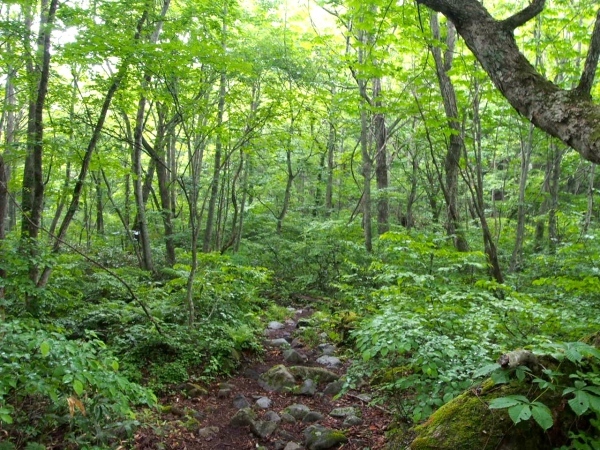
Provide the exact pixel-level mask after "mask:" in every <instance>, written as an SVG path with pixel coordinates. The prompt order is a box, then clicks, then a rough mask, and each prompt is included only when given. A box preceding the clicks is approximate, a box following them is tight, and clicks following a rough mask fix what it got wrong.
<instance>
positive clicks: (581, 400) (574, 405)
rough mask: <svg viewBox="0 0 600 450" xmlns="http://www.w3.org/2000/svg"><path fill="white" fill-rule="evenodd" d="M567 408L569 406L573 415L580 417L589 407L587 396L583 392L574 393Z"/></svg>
mask: <svg viewBox="0 0 600 450" xmlns="http://www.w3.org/2000/svg"><path fill="white" fill-rule="evenodd" d="M569 406H571V409H572V410H573V411H574V412H575V414H577V415H578V416H581V415H582V414H583V413H584V412H586V411H587V410H588V408H589V407H590V401H589V398H588V394H586V393H585V392H583V391H577V392H575V397H574V398H572V399H571V400H569Z"/></svg>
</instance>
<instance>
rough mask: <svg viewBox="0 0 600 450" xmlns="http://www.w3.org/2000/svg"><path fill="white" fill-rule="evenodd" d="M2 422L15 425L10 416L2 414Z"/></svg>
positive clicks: (0, 416)
mask: <svg viewBox="0 0 600 450" xmlns="http://www.w3.org/2000/svg"><path fill="white" fill-rule="evenodd" d="M0 421H2V422H4V423H9V424H10V423H13V419H12V417H11V416H9V415H8V414H0Z"/></svg>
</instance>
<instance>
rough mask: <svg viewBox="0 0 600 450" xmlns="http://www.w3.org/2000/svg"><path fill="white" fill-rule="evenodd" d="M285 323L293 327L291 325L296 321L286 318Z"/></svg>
mask: <svg viewBox="0 0 600 450" xmlns="http://www.w3.org/2000/svg"><path fill="white" fill-rule="evenodd" d="M285 324H286V325H288V326H290V327H293V326H295V325H296V322H294V321H293V320H292V319H287V320H286V321H285Z"/></svg>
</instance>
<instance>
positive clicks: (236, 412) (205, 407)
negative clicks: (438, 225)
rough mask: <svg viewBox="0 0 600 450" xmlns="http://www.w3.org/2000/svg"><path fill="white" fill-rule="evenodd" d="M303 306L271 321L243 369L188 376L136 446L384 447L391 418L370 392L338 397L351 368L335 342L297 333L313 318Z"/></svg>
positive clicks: (357, 449) (317, 449)
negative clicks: (198, 379) (226, 375)
mask: <svg viewBox="0 0 600 450" xmlns="http://www.w3.org/2000/svg"><path fill="white" fill-rule="evenodd" d="M309 315H310V312H309V311H306V310H304V311H303V310H295V311H294V319H293V320H292V319H289V320H287V321H285V323H279V322H271V323H269V325H268V328H267V329H266V330H265V346H266V352H265V354H264V355H263V357H262V359H261V360H260V361H252V362H249V363H248V364H246V367H245V368H243V370H242V371H241V372H240V374H239V375H237V376H235V377H233V378H231V379H229V380H227V381H226V382H221V383H216V384H215V385H213V386H211V388H210V389H209V390H205V389H203V388H202V387H200V386H197V385H194V384H191V383H186V384H183V385H181V386H180V389H181V390H180V392H178V394H177V395H173V396H170V397H168V398H166V399H163V404H167V405H171V406H170V407H168V408H166V410H165V412H164V413H163V414H162V416H161V422H163V423H162V424H160V425H159V426H155V427H152V428H145V429H143V430H141V431H140V432H139V433H138V434H137V435H136V446H135V448H136V449H139V450H145V449H165V450H167V449H189V450H196V449H198V450H199V449H224V450H227V449H235V450H244V449H269V450H271V449H273V450H299V449H308V450H322V449H329V448H334V449H335V448H340V449H346V450H376V449H382V448H384V446H385V442H384V440H385V439H384V433H385V430H386V428H387V425H388V423H389V421H390V417H389V415H388V414H386V413H385V412H384V411H383V409H381V408H376V407H370V406H369V400H370V395H369V393H368V392H357V391H352V392H349V393H347V394H346V395H344V396H342V397H341V398H339V399H334V396H335V395H336V394H338V393H339V391H340V389H341V387H342V386H343V383H344V381H343V375H344V373H345V369H346V367H347V365H348V364H347V363H344V362H343V361H341V360H340V358H338V356H337V349H336V348H335V347H334V346H333V345H331V344H329V343H327V342H323V343H321V344H320V345H318V347H317V348H310V347H308V346H306V345H305V343H304V342H302V341H301V340H300V339H298V338H295V337H294V335H295V333H296V330H297V329H298V328H301V327H302V326H304V325H308V323H309V322H308V321H307V320H306V318H307V317H308V316H309Z"/></svg>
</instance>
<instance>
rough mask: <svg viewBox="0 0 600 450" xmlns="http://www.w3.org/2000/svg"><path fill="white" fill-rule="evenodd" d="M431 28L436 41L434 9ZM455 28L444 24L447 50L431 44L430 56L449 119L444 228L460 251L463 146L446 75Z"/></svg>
mask: <svg viewBox="0 0 600 450" xmlns="http://www.w3.org/2000/svg"><path fill="white" fill-rule="evenodd" d="M430 26H431V31H432V34H433V38H434V39H435V40H436V41H438V42H439V41H440V26H439V23H438V17H437V13H432V14H431V20H430ZM455 39H456V36H455V30H454V26H453V25H452V24H451V23H450V24H448V27H447V36H446V51H445V52H444V55H443V56H442V50H441V48H440V46H439V45H431V46H430V49H431V53H432V54H433V60H434V61H435V71H436V75H437V79H438V84H439V86H440V92H441V94H442V100H443V103H444V111H445V113H446V120H447V121H448V128H450V137H449V138H448V148H447V151H446V158H445V160H444V170H445V173H446V180H445V181H446V188H445V191H446V196H445V199H446V207H447V208H448V219H447V220H448V221H447V224H446V231H447V233H448V235H449V236H451V237H452V239H453V241H454V247H455V248H456V249H457V250H458V251H459V252H467V251H469V244H468V242H467V240H466V239H465V236H464V233H463V232H462V229H461V226H460V225H461V224H460V214H459V210H458V171H459V162H460V155H461V152H462V148H463V145H464V144H463V140H462V133H461V126H460V122H459V116H458V106H457V103H456V93H455V91H454V85H453V84H452V80H451V79H450V76H449V75H448V72H449V71H450V69H452V58H453V52H454V42H455Z"/></svg>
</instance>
